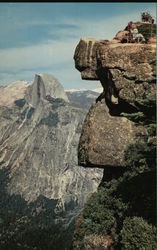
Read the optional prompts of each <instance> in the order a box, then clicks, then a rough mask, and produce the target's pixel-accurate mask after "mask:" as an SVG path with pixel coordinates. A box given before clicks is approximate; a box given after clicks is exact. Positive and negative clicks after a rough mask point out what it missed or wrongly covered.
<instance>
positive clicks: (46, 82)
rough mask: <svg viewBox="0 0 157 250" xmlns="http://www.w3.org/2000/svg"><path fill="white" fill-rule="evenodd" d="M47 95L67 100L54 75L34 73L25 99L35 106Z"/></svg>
mask: <svg viewBox="0 0 157 250" xmlns="http://www.w3.org/2000/svg"><path fill="white" fill-rule="evenodd" d="M47 96H51V97H52V98H62V99H63V100H65V101H67V102H68V97H67V95H66V93H65V91H64V88H63V87H62V85H61V84H60V83H59V82H58V80H57V79H56V78H55V77H53V76H52V75H49V74H36V75H35V78H34V82H33V84H32V85H30V86H29V88H28V89H27V91H26V100H27V102H28V103H30V104H31V105H32V106H33V107H34V108H36V107H37V105H38V104H39V102H40V101H41V100H43V99H46V97H47Z"/></svg>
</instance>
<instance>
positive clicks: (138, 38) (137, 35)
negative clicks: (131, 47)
mask: <svg viewBox="0 0 157 250" xmlns="http://www.w3.org/2000/svg"><path fill="white" fill-rule="evenodd" d="M129 28H130V30H129V31H130V35H131V38H132V39H131V40H132V41H133V42H137V43H139V42H140V41H141V42H145V38H144V36H143V35H142V34H141V33H138V29H137V27H136V24H134V23H130V27H129Z"/></svg>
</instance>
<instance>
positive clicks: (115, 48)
mask: <svg viewBox="0 0 157 250" xmlns="http://www.w3.org/2000/svg"><path fill="white" fill-rule="evenodd" d="M155 53H156V49H155V45H149V44H121V43H117V44H115V43H112V41H111V42H109V41H107V42H105V41H93V40H90V39H81V40H80V42H79V44H78V45H77V47H76V50H75V55H74V59H75V67H76V68H77V69H78V70H79V71H80V72H81V77H82V79H84V80H86V79H90V80H99V81H100V82H101V84H102V86H103V89H104V91H103V93H102V94H101V95H100V96H99V97H98V98H97V101H96V103H95V104H93V105H92V107H91V108H90V110H89V113H88V115H87V117H86V120H85V122H84V125H83V129H82V134H81V138H80V143H79V152H78V154H79V157H78V159H79V164H80V165H83V166H101V167H108V166H111V167H117V166H121V167H123V166H124V161H123V159H124V151H125V150H126V148H127V147H128V145H129V144H130V143H132V142H134V141H135V140H136V139H135V137H136V134H137V133H142V134H143V135H144V134H145V129H144V128H143V127H142V126H135V124H134V122H132V121H130V120H128V119H127V118H125V117H123V113H130V114H132V113H135V112H140V111H142V110H143V108H144V107H143V106H142V104H141V102H140V100H141V99H142V98H144V97H145V98H148V97H151V96H152V95H154V93H155V81H156V80H155V79H156V78H155V75H156V70H155Z"/></svg>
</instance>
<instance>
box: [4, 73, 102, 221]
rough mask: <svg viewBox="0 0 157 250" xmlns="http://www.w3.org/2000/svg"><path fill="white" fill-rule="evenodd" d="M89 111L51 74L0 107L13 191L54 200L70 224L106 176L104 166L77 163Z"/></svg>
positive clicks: (10, 190)
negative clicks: (85, 166)
mask: <svg viewBox="0 0 157 250" xmlns="http://www.w3.org/2000/svg"><path fill="white" fill-rule="evenodd" d="M14 90H15V89H14ZM0 91H1V89H0ZM10 91H12V90H11V87H10ZM1 101H2V100H1ZM86 112H87V110H86V109H82V108H81V107H76V106H74V105H73V104H71V103H70V102H69V100H68V97H67V95H66V93H65V92H64V89H63V87H62V86H61V84H60V83H59V82H58V81H57V80H56V79H55V78H54V77H53V76H50V75H47V74H46V75H45V74H43V75H35V79H34V82H33V83H32V84H28V86H27V87H26V88H25V90H24V92H23V94H22V95H21V98H20V95H18V99H16V98H15V100H14V102H12V104H11V105H9V106H8V105H5V106H4V105H1V107H0V117H1V119H0V120H1V122H0V143H1V152H0V168H1V169H8V170H9V171H8V183H7V192H8V194H9V195H20V197H22V198H23V199H25V200H26V201H27V202H28V203H30V202H35V201H36V200H37V199H38V198H39V197H41V196H42V197H45V198H46V199H49V200H55V202H56V203H55V204H56V205H55V207H53V212H54V213H56V214H57V215H59V216H60V219H63V218H62V215H60V214H62V213H63V212H64V216H65V217H68V218H69V219H68V220H67V221H66V223H67V224H69V223H70V221H72V220H73V218H75V217H76V216H77V215H78V214H79V213H80V211H81V209H82V207H83V204H84V202H85V200H86V199H87V196H88V195H89V194H90V193H92V192H94V191H95V190H96V189H97V187H98V185H99V183H100V181H101V178H102V171H101V170H99V169H97V170H96V169H88V170H87V169H83V168H82V167H79V166H78V160H77V147H78V141H79V137H80V133H81V128H82V123H83V120H84V118H85V115H86ZM54 218H55V217H54ZM63 224H64V222H63Z"/></svg>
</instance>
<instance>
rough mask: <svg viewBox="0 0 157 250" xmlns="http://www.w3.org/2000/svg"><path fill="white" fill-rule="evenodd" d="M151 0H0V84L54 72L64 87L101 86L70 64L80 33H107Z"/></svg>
mask: <svg viewBox="0 0 157 250" xmlns="http://www.w3.org/2000/svg"><path fill="white" fill-rule="evenodd" d="M143 11H149V12H150V13H151V14H152V15H153V16H154V18H155V19H156V15H155V13H156V4H155V3H0V58H1V59H0V85H2V84H6V83H10V82H13V81H16V80H27V81H33V79H34V74H35V73H49V74H52V75H54V76H55V77H56V78H57V79H58V80H59V81H60V83H61V84H62V85H63V86H64V88H65V89H68V88H87V89H90V88H91V89H92V88H95V87H100V83H99V81H94V82H93V81H91V82H89V81H83V80H81V77H80V73H79V72H78V71H77V70H76V69H75V67H74V60H73V55H74V50H75V47H76V45H77V44H78V42H79V40H80V38H81V37H89V38H96V39H112V38H113V37H114V36H115V34H116V33H117V32H118V31H119V30H122V29H124V28H125V26H126V25H127V23H128V22H129V21H131V20H132V21H138V20H140V15H141V12H143Z"/></svg>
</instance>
